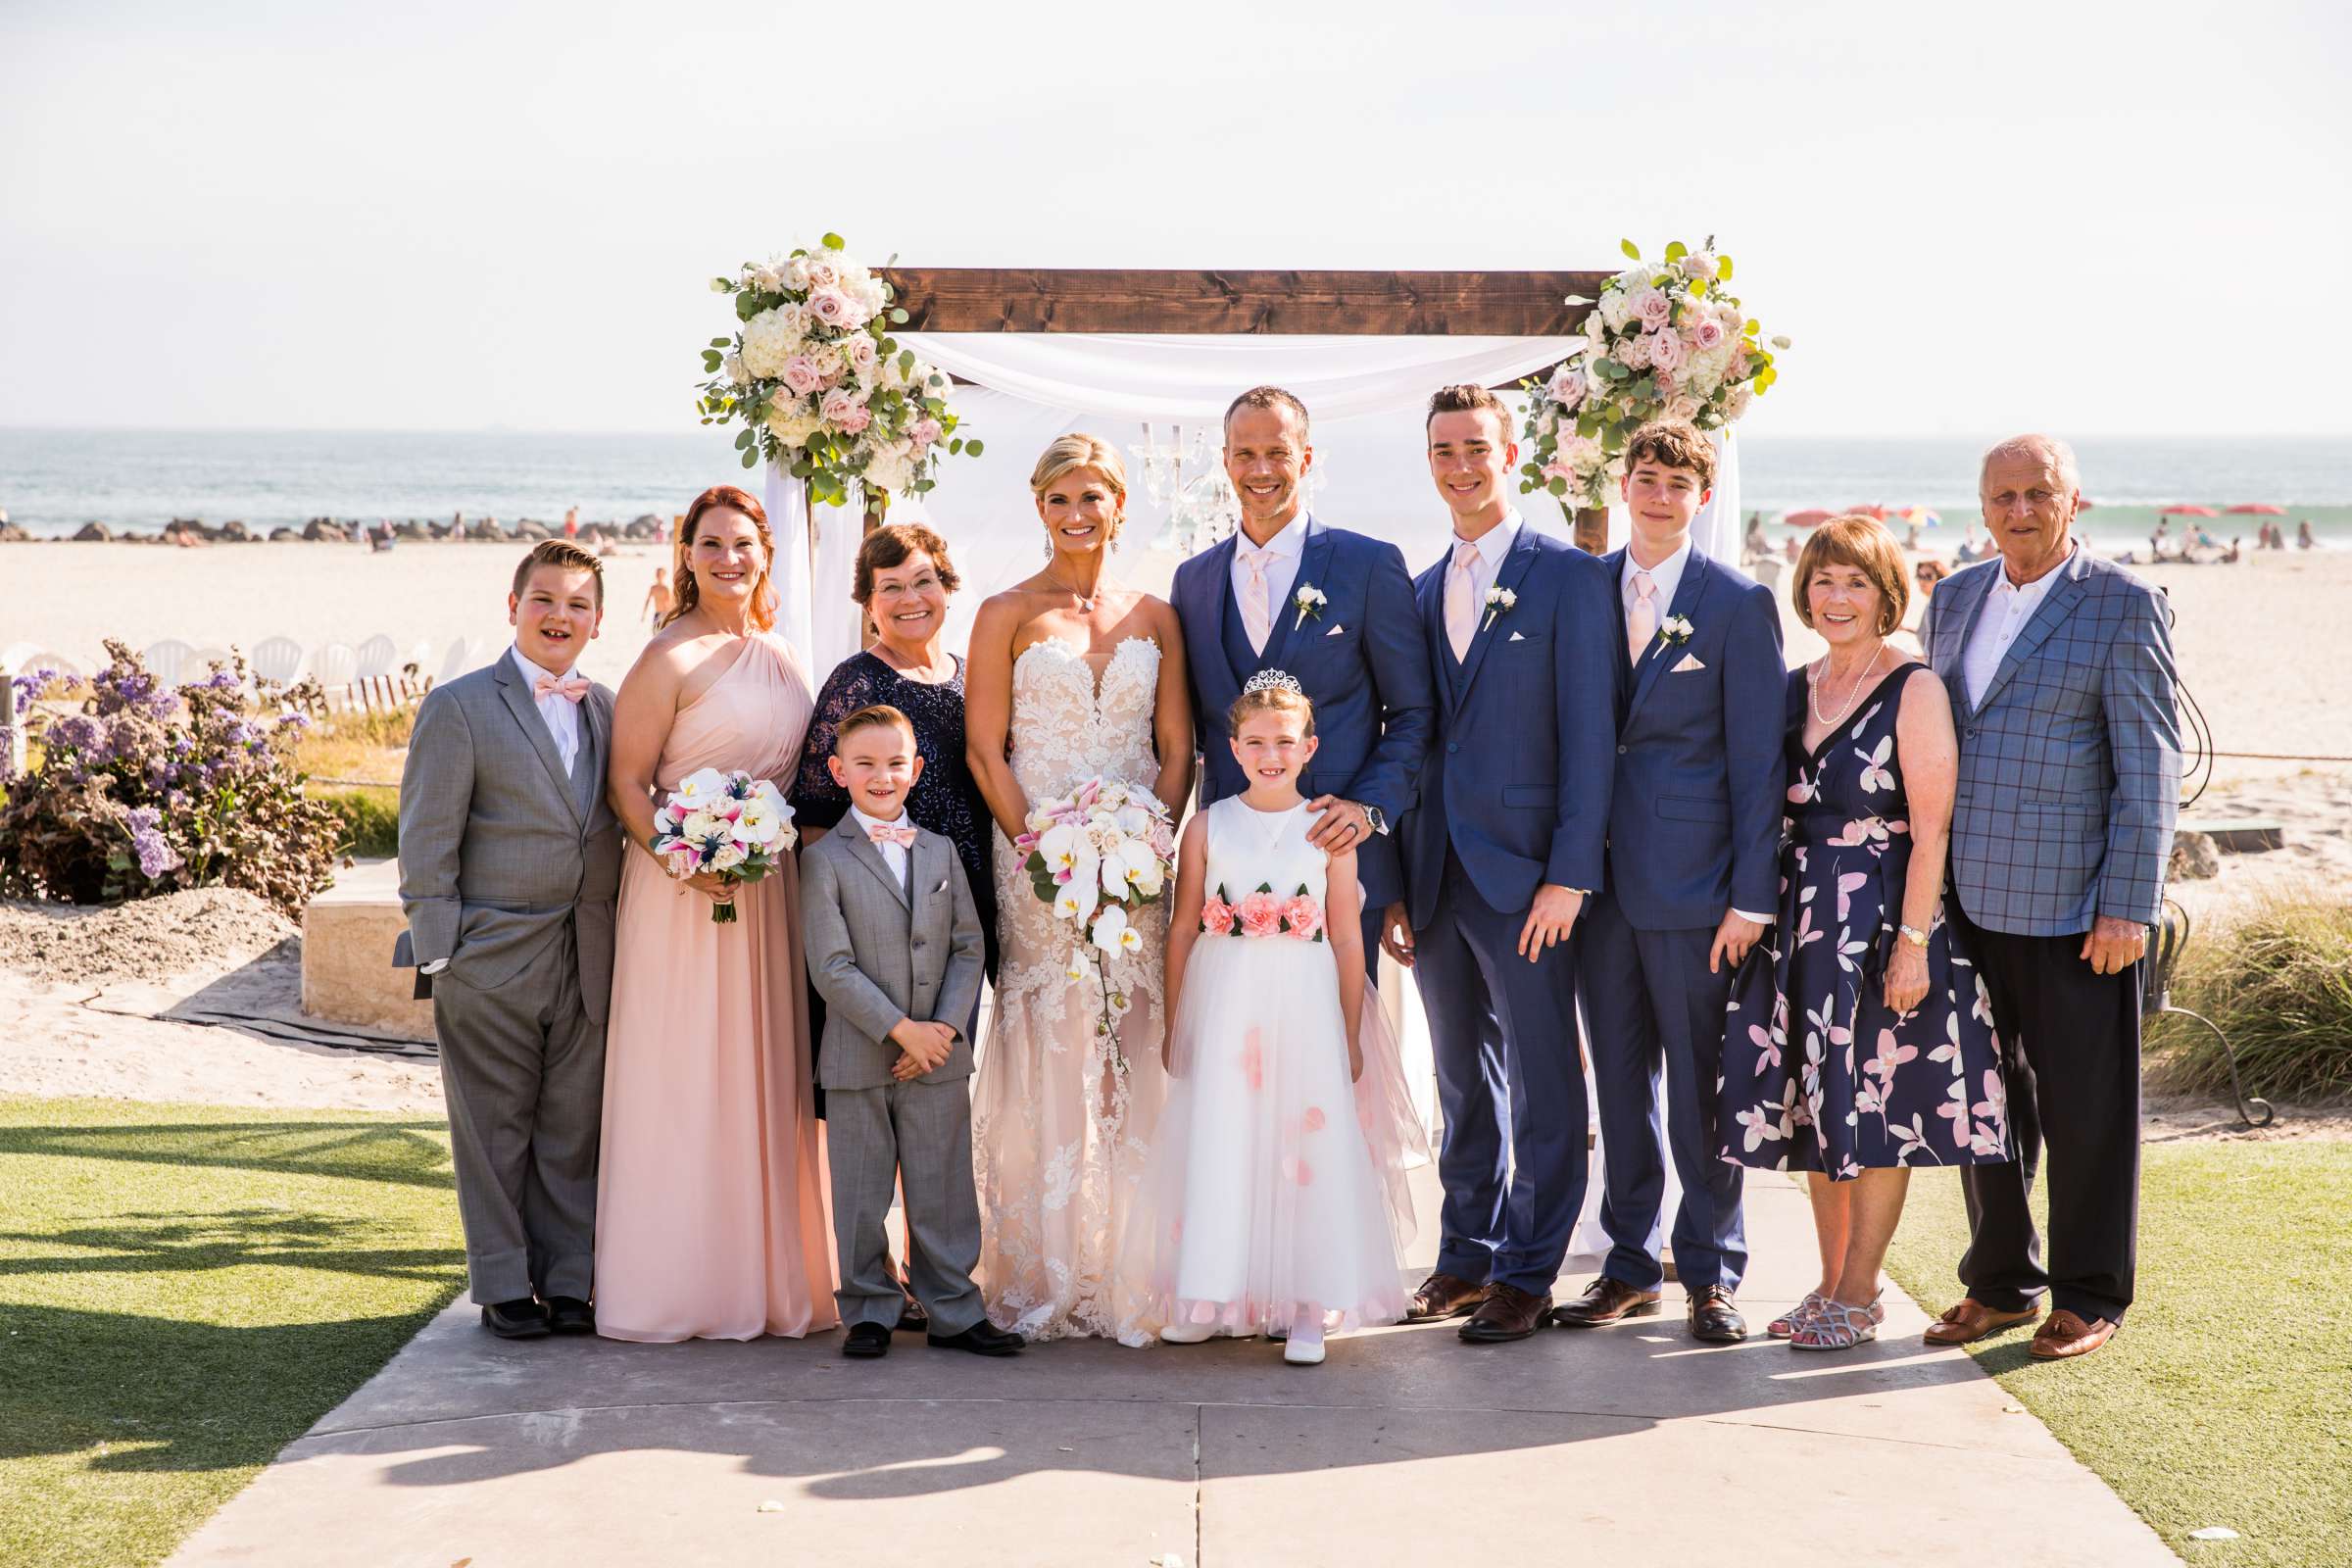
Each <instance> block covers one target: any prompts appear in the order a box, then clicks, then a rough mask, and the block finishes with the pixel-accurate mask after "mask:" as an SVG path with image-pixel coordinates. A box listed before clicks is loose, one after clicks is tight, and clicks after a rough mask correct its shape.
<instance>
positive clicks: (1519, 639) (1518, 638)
mask: <svg viewBox="0 0 2352 1568" xmlns="http://www.w3.org/2000/svg"><path fill="white" fill-rule="evenodd" d="M1511 641H1513V642H1515V643H1523V642H1525V641H1527V639H1526V638H1524V637H1522V636H1520V635H1519V634H1518V633H1517V632H1513V633H1511Z"/></svg>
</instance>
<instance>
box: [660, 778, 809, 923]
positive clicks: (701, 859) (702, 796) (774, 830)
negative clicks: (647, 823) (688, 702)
mask: <svg viewBox="0 0 2352 1568" xmlns="http://www.w3.org/2000/svg"><path fill="white" fill-rule="evenodd" d="M799 842H800V833H799V831H798V830H797V829H795V828H794V827H793V825H792V807H791V805H790V804H789V803H788V802H786V801H785V799H784V792H783V791H782V790H779V789H777V788H776V786H775V785H774V784H772V783H770V782H769V781H768V780H766V779H763V778H754V777H752V775H751V774H749V773H746V772H742V771H740V770H739V771H736V772H732V773H727V772H721V771H720V770H719V769H717V768H715V767H704V768H697V769H696V770H695V771H694V772H691V773H689V774H687V775H686V776H685V777H684V778H682V779H680V780H679V781H678V787H677V788H676V789H674V790H672V791H671V792H670V794H669V798H668V799H667V800H665V801H663V802H662V809H660V810H658V811H656V812H655V813H654V857H655V858H656V859H657V860H659V861H660V862H661V864H662V869H663V870H665V871H667V872H668V873H669V874H670V875H671V876H673V877H676V878H677V879H678V880H679V881H681V882H682V881H684V880H685V879H686V878H688V877H690V876H694V875H696V874H697V873H698V872H703V871H709V872H711V873H712V874H713V875H716V876H718V877H720V878H723V879H724V880H726V881H727V882H730V883H742V882H757V881H759V880H760V878H761V877H763V876H765V875H767V873H768V872H770V871H772V870H774V869H775V868H776V865H777V863H778V861H779V860H781V858H783V855H784V852H785V851H787V850H789V849H791V848H792V847H793V845H795V844H797V843H799ZM734 918H735V906H734V905H733V904H731V903H723V902H721V903H713V904H712V905H711V919H713V920H715V921H718V922H720V923H721V924H725V923H727V922H729V921H732V920H733V919H734Z"/></svg>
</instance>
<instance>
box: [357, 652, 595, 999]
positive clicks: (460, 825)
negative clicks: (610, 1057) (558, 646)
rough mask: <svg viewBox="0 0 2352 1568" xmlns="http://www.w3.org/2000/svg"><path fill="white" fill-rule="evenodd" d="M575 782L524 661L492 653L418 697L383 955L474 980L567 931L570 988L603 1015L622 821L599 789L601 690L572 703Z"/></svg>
mask: <svg viewBox="0 0 2352 1568" xmlns="http://www.w3.org/2000/svg"><path fill="white" fill-rule="evenodd" d="M580 728H581V737H580V739H581V748H582V761H581V767H582V768H583V769H584V770H585V772H586V774H587V777H586V778H585V779H584V780H583V779H582V778H580V777H579V776H577V775H576V774H574V773H567V772H565V770H564V760H563V757H562V755H561V754H560V753H558V752H557V750H556V742H555V738H554V737H553V736H551V735H550V734H549V733H548V730H547V721H546V720H545V719H543V718H541V717H540V716H539V709H538V705H537V703H536V701H535V699H534V698H533V696H532V694H531V690H530V686H529V684H528V683H527V682H526V681H525V680H524V679H523V675H522V672H521V671H520V670H518V669H516V668H515V662H514V660H513V659H512V658H510V657H509V656H508V655H507V654H506V653H504V652H502V653H500V655H499V657H498V660H497V662H495V663H492V664H489V665H487V666H485V667H483V668H481V669H476V670H472V671H469V672H467V673H466V674H464V675H461V676H459V677H458V678H457V679H456V680H453V681H451V682H449V683H448V684H447V685H445V686H436V687H434V688H433V689H432V691H430V692H428V693H427V694H426V695H425V699H424V703H423V705H422V706H421V707H419V708H418V709H417V724H416V728H415V730H414V732H413V733H412V734H411V735H410V737H409V760H408V765H407V766H406V767H405V768H404V769H403V770H402V772H401V776H400V903H401V909H402V911H403V912H404V913H405V914H407V916H408V919H409V928H408V930H406V931H404V932H403V933H401V936H400V940H399V941H398V943H397V944H396V945H395V946H394V948H393V954H392V962H393V964H394V965H395V966H397V967H401V968H407V967H409V966H411V965H417V964H426V963H432V962H434V961H436V960H439V959H447V960H448V962H449V968H448V972H449V973H450V974H452V975H455V976H456V977H457V978H458V979H460V980H462V981H464V982H465V983H466V985H469V986H473V987H475V988H477V989H487V988H490V987H495V986H500V985H504V984H505V983H506V982H507V981H509V980H511V979H513V978H514V977H515V975H516V974H518V973H520V972H521V970H522V968H523V966H524V965H525V964H527V963H529V962H530V961H531V959H532V958H534V957H536V956H538V954H539V952H540V950H541V949H543V948H544V947H546V945H547V944H548V943H549V942H551V941H553V940H554V939H555V938H556V936H557V934H558V933H559V932H561V931H562V930H563V928H564V921H566V920H570V921H572V922H573V925H574V930H575V931H576V933H577V942H578V946H579V958H580V969H579V973H580V999H581V1002H582V1004H583V1005H585V1006H586V1008H587V1011H588V1016H589V1017H591V1018H593V1019H595V1020H596V1021H597V1022H599V1023H602V1022H603V1021H604V1018H605V1009H606V1005H607V1004H608V1003H609V1002H610V1000H611V998H612V994H613V901H614V899H615V898H616V897H617V896H618V894H619V891H620V828H619V823H618V821H617V819H616V818H614V816H613V809H612V807H611V806H610V805H608V804H607V803H606V800H605V763H606V760H607V759H608V758H609V757H610V756H611V755H612V737H613V694H612V692H610V691H608V690H607V689H606V688H604V687H602V686H598V687H595V688H594V689H592V690H591V691H590V692H589V693H588V695H587V696H586V697H585V698H583V699H582V700H581V702H580Z"/></svg>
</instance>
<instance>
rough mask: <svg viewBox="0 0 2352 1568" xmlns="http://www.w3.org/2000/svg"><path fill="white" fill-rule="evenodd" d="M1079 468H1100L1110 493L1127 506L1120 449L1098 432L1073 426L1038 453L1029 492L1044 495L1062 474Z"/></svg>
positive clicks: (1125, 469)
mask: <svg viewBox="0 0 2352 1568" xmlns="http://www.w3.org/2000/svg"><path fill="white" fill-rule="evenodd" d="M1080 468H1094V469H1097V470H1099V471H1100V472H1101V473H1102V475H1103V478H1104V479H1105V480H1106V481H1108V483H1109V485H1110V488H1111V493H1112V494H1114V495H1116V496H1117V497H1118V498H1119V508H1120V510H1121V511H1125V510H1126V507H1127V466H1126V465H1125V464H1123V463H1121V462H1120V461H1119V449H1118V448H1117V447H1114V446H1112V445H1111V444H1110V443H1109V442H1107V441H1105V440H1103V438H1102V437H1101V436H1099V435H1088V434H1087V433H1086V432H1085V431H1084V430H1072V431H1071V432H1070V433H1069V434H1068V435H1062V436H1055V437H1054V444H1053V445H1052V446H1049V447H1047V448H1046V450H1045V451H1044V452H1043V453H1041V454H1039V456H1038V460H1037V466H1036V467H1034V468H1032V469H1030V470H1029V492H1030V494H1032V495H1035V496H1039V497H1043V496H1044V495H1045V493H1046V492H1047V491H1048V490H1051V489H1053V488H1054V485H1056V484H1058V483H1059V482H1060V481H1061V479H1062V476H1063V475H1065V474H1068V473H1072V472H1075V471H1076V470H1077V469H1080Z"/></svg>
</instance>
